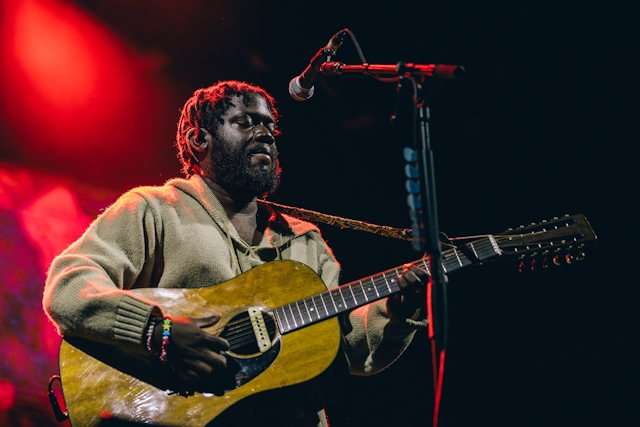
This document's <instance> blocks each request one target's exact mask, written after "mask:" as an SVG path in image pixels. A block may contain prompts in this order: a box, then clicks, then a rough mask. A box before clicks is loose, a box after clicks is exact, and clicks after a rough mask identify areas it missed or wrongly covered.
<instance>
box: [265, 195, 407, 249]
mask: <svg viewBox="0 0 640 427" xmlns="http://www.w3.org/2000/svg"><path fill="white" fill-rule="evenodd" d="M258 203H259V204H261V205H263V206H265V207H268V208H270V209H273V210H275V211H277V212H280V213H283V214H286V215H290V216H292V217H295V218H298V219H302V220H305V221H311V222H316V223H322V224H327V225H333V226H335V227H340V228H349V229H351V230H359V231H366V232H367V233H373V234H377V235H378V236H382V237H392V238H394V239H401V240H411V239H412V236H411V229H410V228H394V227H389V226H386V225H376V224H371V223H368V222H364V221H359V220H357V219H349V218H343V217H340V216H334V215H327V214H323V213H320V212H316V211H312V210H309V209H302V208H296V207H293V206H286V205H281V204H279V203H274V202H268V201H266V200H260V199H258Z"/></svg>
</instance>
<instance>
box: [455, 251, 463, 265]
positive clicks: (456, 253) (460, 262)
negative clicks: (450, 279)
mask: <svg viewBox="0 0 640 427" xmlns="http://www.w3.org/2000/svg"><path fill="white" fill-rule="evenodd" d="M453 253H454V254H455V255H456V258H458V264H460V267H464V266H463V265H462V261H460V256H458V251H456V248H453Z"/></svg>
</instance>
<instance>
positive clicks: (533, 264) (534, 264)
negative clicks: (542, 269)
mask: <svg viewBox="0 0 640 427" xmlns="http://www.w3.org/2000/svg"><path fill="white" fill-rule="evenodd" d="M535 269H536V259H535V258H531V271H535Z"/></svg>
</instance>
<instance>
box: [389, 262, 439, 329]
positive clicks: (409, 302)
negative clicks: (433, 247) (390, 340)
mask: <svg viewBox="0 0 640 427" xmlns="http://www.w3.org/2000/svg"><path fill="white" fill-rule="evenodd" d="M429 276H430V275H429V273H427V272H426V271H425V270H423V269H421V268H420V267H418V266H415V265H412V264H405V266H404V269H403V272H402V275H400V276H398V285H399V286H400V292H399V293H397V294H395V295H391V296H390V297H388V298H387V313H388V314H389V318H390V319H391V321H392V322H394V323H397V322H401V323H405V319H413V320H421V319H424V318H425V317H426V316H427V298H426V295H427V294H426V292H427V283H428V282H429V278H430V277H429Z"/></svg>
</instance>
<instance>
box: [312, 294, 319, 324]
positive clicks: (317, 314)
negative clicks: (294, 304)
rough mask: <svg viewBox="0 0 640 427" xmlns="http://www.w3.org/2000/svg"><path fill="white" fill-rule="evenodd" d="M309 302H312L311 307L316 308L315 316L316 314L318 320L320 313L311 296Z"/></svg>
mask: <svg viewBox="0 0 640 427" xmlns="http://www.w3.org/2000/svg"><path fill="white" fill-rule="evenodd" d="M311 302H312V303H313V308H315V309H316V316H318V320H320V313H319V312H318V306H317V305H316V301H315V300H314V299H313V297H311ZM313 308H312V310H313Z"/></svg>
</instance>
